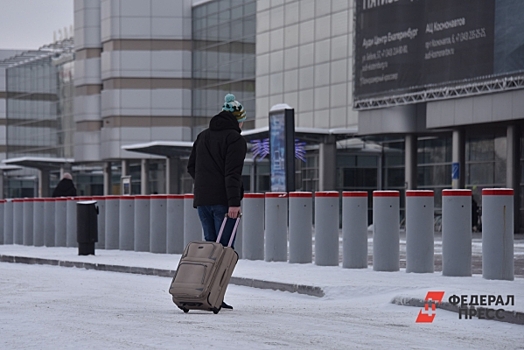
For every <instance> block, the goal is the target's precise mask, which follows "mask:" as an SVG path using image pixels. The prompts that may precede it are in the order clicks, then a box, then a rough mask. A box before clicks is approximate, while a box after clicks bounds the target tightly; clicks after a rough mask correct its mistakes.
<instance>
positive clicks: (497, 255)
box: [482, 188, 515, 281]
mask: <svg viewBox="0 0 524 350" xmlns="http://www.w3.org/2000/svg"><path fill="white" fill-rule="evenodd" d="M513 196H514V192H513V189H511V188H484V189H483V190H482V277H483V278H485V279H489V280H509V281H513V279H514V278H515V277H514V266H513V265H514V262H513V258H514V252H513V243H514V238H513V228H514V224H513V222H514V221H513Z"/></svg>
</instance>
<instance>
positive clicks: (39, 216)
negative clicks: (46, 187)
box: [33, 198, 45, 247]
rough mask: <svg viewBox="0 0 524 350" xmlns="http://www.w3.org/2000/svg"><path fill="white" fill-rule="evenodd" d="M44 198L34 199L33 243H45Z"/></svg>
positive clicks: (40, 245) (37, 245)
mask: <svg viewBox="0 0 524 350" xmlns="http://www.w3.org/2000/svg"><path fill="white" fill-rule="evenodd" d="M44 201H45V199H44V198H35V199H34V200H33V245H34V246H35V247H42V246H43V245H44Z"/></svg>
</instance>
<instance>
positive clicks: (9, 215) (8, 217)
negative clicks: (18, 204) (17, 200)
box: [3, 199, 14, 244]
mask: <svg viewBox="0 0 524 350" xmlns="http://www.w3.org/2000/svg"><path fill="white" fill-rule="evenodd" d="M13 221H14V218H13V200H12V199H6V202H5V204H4V223H3V225H4V244H13V243H14V240H13V231H14V230H13Z"/></svg>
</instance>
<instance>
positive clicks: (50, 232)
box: [44, 198, 55, 247]
mask: <svg viewBox="0 0 524 350" xmlns="http://www.w3.org/2000/svg"><path fill="white" fill-rule="evenodd" d="M44 245H45V246H46V247H54V246H55V198H45V199H44Z"/></svg>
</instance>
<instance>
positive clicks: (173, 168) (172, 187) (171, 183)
mask: <svg viewBox="0 0 524 350" xmlns="http://www.w3.org/2000/svg"><path fill="white" fill-rule="evenodd" d="M180 192H181V191H180V157H168V158H166V193H168V194H177V193H180Z"/></svg>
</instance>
